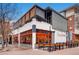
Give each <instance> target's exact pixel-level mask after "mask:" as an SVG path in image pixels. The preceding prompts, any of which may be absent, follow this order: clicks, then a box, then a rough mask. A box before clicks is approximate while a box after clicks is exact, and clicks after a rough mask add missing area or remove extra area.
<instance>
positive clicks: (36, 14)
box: [12, 5, 67, 49]
mask: <svg viewBox="0 0 79 59" xmlns="http://www.w3.org/2000/svg"><path fill="white" fill-rule="evenodd" d="M13 28H14V29H13V31H12V33H13V42H14V44H17V43H18V46H23V45H26V44H28V45H29V47H32V48H33V49H35V48H36V45H37V46H38V45H39V44H50V43H51V44H53V43H66V32H67V19H66V18H65V17H63V16H62V15H60V14H59V13H58V12H56V11H55V10H53V9H51V8H50V7H47V8H45V9H43V8H41V7H39V6H37V5H34V6H33V7H32V8H31V9H30V10H29V11H28V12H27V13H25V14H24V15H23V16H22V17H21V18H20V19H19V20H18V21H17V22H16V23H15V24H14V25H13Z"/></svg>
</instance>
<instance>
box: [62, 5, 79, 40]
mask: <svg viewBox="0 0 79 59" xmlns="http://www.w3.org/2000/svg"><path fill="white" fill-rule="evenodd" d="M61 14H62V15H63V16H64V17H66V18H67V19H68V22H67V23H68V32H69V41H79V4H75V5H73V6H71V7H69V8H67V9H65V10H63V11H61Z"/></svg>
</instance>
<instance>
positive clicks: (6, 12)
mask: <svg viewBox="0 0 79 59" xmlns="http://www.w3.org/2000/svg"><path fill="white" fill-rule="evenodd" d="M16 14H17V5H16V4H10V3H0V33H1V34H2V38H3V39H2V48H4V47H5V45H6V46H7V44H8V41H7V40H8V34H9V32H10V26H9V24H10V21H11V20H13V19H14V18H15V17H16Z"/></svg>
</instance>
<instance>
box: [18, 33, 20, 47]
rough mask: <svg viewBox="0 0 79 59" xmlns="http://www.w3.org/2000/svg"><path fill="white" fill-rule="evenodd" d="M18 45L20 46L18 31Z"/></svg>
mask: <svg viewBox="0 0 79 59" xmlns="http://www.w3.org/2000/svg"><path fill="white" fill-rule="evenodd" d="M18 47H20V33H19V34H18Z"/></svg>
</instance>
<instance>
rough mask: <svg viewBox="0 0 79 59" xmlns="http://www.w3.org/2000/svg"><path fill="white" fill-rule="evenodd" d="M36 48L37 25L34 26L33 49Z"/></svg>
mask: <svg viewBox="0 0 79 59" xmlns="http://www.w3.org/2000/svg"><path fill="white" fill-rule="evenodd" d="M35 47H36V25H32V49H33V50H34V49H35Z"/></svg>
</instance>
